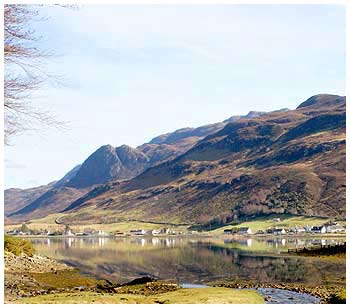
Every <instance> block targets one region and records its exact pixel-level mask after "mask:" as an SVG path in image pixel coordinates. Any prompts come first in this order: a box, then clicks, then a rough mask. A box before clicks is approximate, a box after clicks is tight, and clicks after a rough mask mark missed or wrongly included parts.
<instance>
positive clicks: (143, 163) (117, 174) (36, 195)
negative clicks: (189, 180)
mask: <svg viewBox="0 0 350 308" xmlns="http://www.w3.org/2000/svg"><path fill="white" fill-rule="evenodd" d="M260 114H261V112H257V111H251V112H249V113H248V114H247V115H246V116H233V117H231V118H229V119H227V120H225V121H223V122H219V123H214V124H209V125H205V126H201V127H198V128H183V129H179V130H176V131H175V132H171V133H167V134H163V135H161V136H158V137H155V138H153V139H152V140H151V141H150V142H148V143H145V144H143V145H141V146H139V147H137V148H132V147H130V146H128V145H122V146H119V147H116V148H115V147H113V146H112V145H104V146H101V147H100V148H99V149H97V150H96V151H95V152H94V153H92V154H91V155H90V156H89V157H88V158H87V159H86V160H85V161H84V162H83V163H82V164H81V165H78V166H75V167H74V168H73V169H72V170H70V171H69V172H68V173H67V174H66V175H65V176H64V177H63V178H62V179H60V180H59V181H57V182H54V183H53V184H49V185H43V186H41V187H38V188H31V189H26V190H23V189H8V190H6V191H5V198H6V199H5V215H7V216H8V217H11V219H12V220H13V221H16V220H20V221H22V220H24V219H29V218H30V219H31V218H41V217H44V216H46V215H48V214H51V213H55V212H57V211H61V210H63V209H65V208H66V207H67V206H68V205H70V204H71V203H72V202H74V201H75V200H77V199H79V198H80V197H82V196H83V195H85V194H86V193H87V192H89V191H91V190H93V189H94V188H95V186H96V185H101V184H104V183H107V182H109V181H111V180H127V179H131V178H133V177H135V176H137V175H138V174H140V173H142V172H143V171H144V170H146V169H147V168H150V167H152V166H155V165H157V164H160V163H162V162H164V161H167V160H171V159H174V158H176V157H177V156H179V155H180V154H182V153H184V152H186V151H187V150H188V149H190V148H191V147H192V146H193V145H194V144H195V143H196V142H198V141H199V140H201V139H203V138H204V137H205V136H207V135H208V134H211V133H214V132H216V131H218V130H220V129H221V128H223V127H224V126H225V125H226V124H227V123H231V122H234V121H237V120H238V119H240V118H246V117H248V118H251V117H254V116H258V115H260Z"/></svg>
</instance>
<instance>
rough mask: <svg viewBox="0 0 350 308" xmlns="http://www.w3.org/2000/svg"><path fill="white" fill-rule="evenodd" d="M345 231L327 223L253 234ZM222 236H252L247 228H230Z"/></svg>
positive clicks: (274, 229) (273, 229)
mask: <svg viewBox="0 0 350 308" xmlns="http://www.w3.org/2000/svg"><path fill="white" fill-rule="evenodd" d="M343 232H345V229H344V228H343V227H342V226H341V225H339V224H338V223H334V222H332V223H327V224H324V225H321V226H305V227H299V226H296V227H294V228H290V229H287V228H283V227H273V228H269V229H266V230H265V231H264V230H259V231H257V232H256V233H255V234H272V235H283V234H287V233H289V234H303V233H314V234H324V233H343ZM224 234H239V235H243V234H253V231H252V229H251V228H249V227H241V228H231V229H225V230H224Z"/></svg>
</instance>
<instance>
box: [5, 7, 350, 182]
mask: <svg viewBox="0 0 350 308" xmlns="http://www.w3.org/2000/svg"><path fill="white" fill-rule="evenodd" d="M41 14H42V16H46V17H48V18H47V19H46V20H43V21H41V22H37V23H36V24H35V29H36V31H37V33H38V34H40V35H41V36H42V37H43V40H42V41H41V42H40V47H41V48H43V49H44V50H48V51H52V52H54V53H55V54H57V55H59V56H57V57H55V58H53V59H50V61H49V62H48V63H47V67H46V69H47V70H48V71H49V72H50V73H52V74H55V75H58V76H60V79H61V81H62V83H63V85H64V86H57V85H55V84H47V85H45V86H44V87H43V88H42V89H41V90H40V92H38V93H36V95H35V96H36V97H35V99H34V100H33V104H34V105H37V106H39V107H40V106H42V107H43V108H45V109H50V110H51V111H52V112H53V113H54V114H56V116H57V118H58V119H59V120H62V121H66V122H68V123H69V125H68V127H69V128H68V129H66V130H57V129H46V128H44V129H42V130H40V131H28V132H26V133H23V134H22V135H20V136H18V137H16V139H14V140H13V145H12V146H10V147H6V148H5V187H6V188H9V187H21V188H26V187H33V186H38V185H42V184H46V183H48V182H50V181H53V180H57V179H59V178H60V177H62V176H63V175H64V174H65V173H66V172H67V171H68V170H69V169H71V168H73V167H74V166H75V165H77V164H79V163H81V162H83V161H84V160H85V159H86V158H87V157H88V156H89V155H90V154H91V153H92V152H93V151H95V150H96V149H97V148H99V147H100V146H101V145H104V144H112V145H114V146H118V145H121V144H128V145H131V146H138V145H140V144H142V143H145V142H147V141H149V140H150V139H151V138H153V137H155V136H157V135H159V134H162V133H166V132H169V131H173V130H175V129H178V128H182V127H191V126H192V127H195V126H199V125H204V124H209V123H214V122H218V121H222V120H224V119H226V118H229V117H230V116H232V115H238V114H246V113H247V112H249V111H250V110H258V111H269V110H276V109H280V108H285V107H288V108H295V107H296V106H297V105H298V104H299V103H301V102H302V101H304V100H306V99H307V98H308V97H310V96H312V95H315V94H319V93H331V94H338V95H345V7H344V6H339V5H338V6H336V5H183V6H180V5H178V6H173V5H158V6H157V5H143V6H141V5H129V6H127V5H100V6H97V5H85V6H81V7H80V9H79V10H69V9H65V8H59V7H56V8H52V7H50V8H48V7H44V8H42V9H41Z"/></svg>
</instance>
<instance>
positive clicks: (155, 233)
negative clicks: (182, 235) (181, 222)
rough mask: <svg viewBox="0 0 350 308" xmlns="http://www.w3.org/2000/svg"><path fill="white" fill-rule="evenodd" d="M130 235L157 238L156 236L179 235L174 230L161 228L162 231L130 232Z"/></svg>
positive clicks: (140, 230)
mask: <svg viewBox="0 0 350 308" xmlns="http://www.w3.org/2000/svg"><path fill="white" fill-rule="evenodd" d="M130 234H133V235H152V236H157V235H176V234H179V233H176V232H175V231H174V230H171V229H169V228H162V229H154V230H143V229H138V230H130Z"/></svg>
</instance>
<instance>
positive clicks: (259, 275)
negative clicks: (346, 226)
mask: <svg viewBox="0 0 350 308" xmlns="http://www.w3.org/2000/svg"><path fill="white" fill-rule="evenodd" d="M338 241H339V240H320V239H317V240H316V239H315V240H310V239H308V240H303V239H288V238H285V239H274V240H266V239H264V240H257V239H246V240H239V241H237V240H229V239H227V238H226V239H224V238H210V239H203V238H202V239H199V238H197V239H194V238H192V239H189V238H174V237H169V238H141V237H140V238H119V239H118V238H116V239H114V238H40V239H38V238H37V239H32V242H33V244H34V246H35V248H36V249H37V251H38V252H39V253H41V254H44V255H47V256H49V257H53V258H56V259H58V260H61V261H63V262H65V263H67V264H69V265H73V266H76V267H78V268H80V270H81V271H82V272H83V273H85V274H88V275H90V276H93V277H97V278H105V279H109V280H112V281H114V282H119V283H123V282H128V281H130V280H132V279H135V278H138V277H141V276H152V277H155V278H157V279H169V280H175V281H176V282H178V283H180V284H205V283H208V282H211V281H215V280H220V279H255V280H258V281H261V282H273V283H279V282H302V283H310V284H328V283H337V284H345V260H344V261H337V262H336V261H326V260H322V259H317V258H305V257H295V256H285V255H284V254H283V253H284V252H286V251H287V250H288V248H294V247H304V246H310V245H314V244H321V243H322V244H329V243H331V242H333V243H334V242H338Z"/></svg>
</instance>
